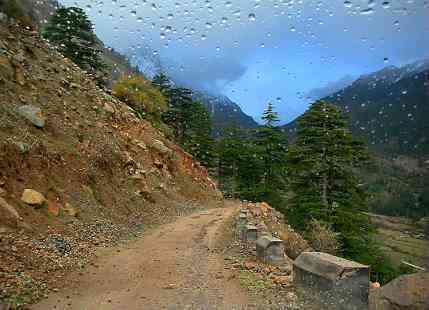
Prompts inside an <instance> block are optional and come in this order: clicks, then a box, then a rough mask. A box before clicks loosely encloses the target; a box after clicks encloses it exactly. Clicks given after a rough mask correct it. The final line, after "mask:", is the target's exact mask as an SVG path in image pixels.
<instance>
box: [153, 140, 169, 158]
mask: <svg viewBox="0 0 429 310" xmlns="http://www.w3.org/2000/svg"><path fill="white" fill-rule="evenodd" d="M151 147H152V149H154V150H155V151H157V152H158V153H160V154H162V155H171V154H172V150H171V149H170V148H168V147H167V146H166V145H165V144H164V143H163V142H162V141H159V140H156V139H153V140H152V144H151Z"/></svg>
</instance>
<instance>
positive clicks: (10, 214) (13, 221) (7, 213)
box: [0, 197, 21, 228]
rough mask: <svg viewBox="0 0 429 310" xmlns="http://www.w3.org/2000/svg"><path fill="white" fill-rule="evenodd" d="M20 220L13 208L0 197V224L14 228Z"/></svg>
mask: <svg viewBox="0 0 429 310" xmlns="http://www.w3.org/2000/svg"><path fill="white" fill-rule="evenodd" d="M20 220H21V217H20V216H19V214H18V212H17V211H16V210H15V208H14V207H12V206H11V205H10V204H8V203H7V201H6V200H4V199H3V198H1V197H0V224H3V225H6V226H9V227H13V228H16V227H17V226H18V223H19V221H20Z"/></svg>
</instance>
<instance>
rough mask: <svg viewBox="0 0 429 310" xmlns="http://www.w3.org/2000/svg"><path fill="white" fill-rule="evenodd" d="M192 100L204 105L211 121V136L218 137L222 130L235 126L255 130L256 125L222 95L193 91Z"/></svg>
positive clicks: (236, 105) (237, 106)
mask: <svg viewBox="0 0 429 310" xmlns="http://www.w3.org/2000/svg"><path fill="white" fill-rule="evenodd" d="M194 100H197V101H200V102H202V103H203V104H204V106H205V107H206V108H207V110H208V111H209V112H210V115H211V117H212V120H213V135H214V136H219V134H221V131H222V129H223V128H227V127H229V126H231V125H233V124H234V125H236V126H238V127H241V128H255V127H257V126H258V123H257V122H256V121H255V120H254V119H253V118H252V117H250V116H249V115H247V114H246V113H244V112H243V110H242V109H241V108H240V107H239V105H238V104H236V103H235V102H233V101H232V100H231V99H229V98H228V97H227V96H224V95H211V94H208V93H206V92H201V91H194Z"/></svg>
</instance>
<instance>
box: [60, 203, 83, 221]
mask: <svg viewBox="0 0 429 310" xmlns="http://www.w3.org/2000/svg"><path fill="white" fill-rule="evenodd" d="M63 211H64V214H65V215H67V216H71V217H76V216H77V215H78V213H79V212H78V211H77V210H76V208H75V207H73V206H72V205H71V204H69V203H68V202H66V203H65V205H64V206H63Z"/></svg>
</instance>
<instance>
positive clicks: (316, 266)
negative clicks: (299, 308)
mask: <svg viewBox="0 0 429 310" xmlns="http://www.w3.org/2000/svg"><path fill="white" fill-rule="evenodd" d="M293 277H294V284H295V285H296V286H297V287H299V288H301V289H302V290H303V291H304V292H306V293H307V294H309V295H310V296H313V298H315V300H316V301H317V302H318V303H320V304H322V305H324V307H326V309H328V308H329V309H356V310H357V309H368V292H369V267H368V266H365V265H362V264H359V263H356V262H353V261H349V260H346V259H343V258H340V257H336V256H333V255H330V254H327V253H321V252H304V253H302V254H301V255H300V256H299V257H298V258H297V259H296V260H295V261H294V263H293Z"/></svg>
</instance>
